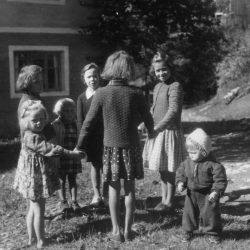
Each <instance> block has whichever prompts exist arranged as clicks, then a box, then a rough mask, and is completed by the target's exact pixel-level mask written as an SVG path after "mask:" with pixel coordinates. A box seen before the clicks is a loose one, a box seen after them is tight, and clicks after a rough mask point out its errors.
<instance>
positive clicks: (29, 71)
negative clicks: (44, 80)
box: [16, 65, 43, 92]
mask: <svg viewBox="0 0 250 250" xmlns="http://www.w3.org/2000/svg"><path fill="white" fill-rule="evenodd" d="M42 71H43V69H42V67H40V66H38V65H28V66H24V67H23V68H22V69H21V71H20V73H19V75H18V78H17V81H16V89H17V91H20V92H27V91H29V89H30V87H31V85H32V84H33V83H34V82H36V81H37V76H38V74H40V73H41V72H42Z"/></svg>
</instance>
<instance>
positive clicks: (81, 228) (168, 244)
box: [0, 167, 250, 250]
mask: <svg viewBox="0 0 250 250" xmlns="http://www.w3.org/2000/svg"><path fill="white" fill-rule="evenodd" d="M14 173H15V169H12V170H9V171H6V172H2V173H1V174H0V180H1V181H0V190H1V192H0V217H1V221H0V222H1V223H0V238H1V241H0V249H5V250H7V249H21V248H22V247H24V246H25V244H26V241H27V232H26V224H25V214H26V201H25V200H23V199H22V197H20V195H19V194H17V193H16V192H14V191H13V190H12V188H11V185H12V183H13V178H14ZM89 177H90V176H89V168H88V167H86V168H85V169H83V173H82V174H80V175H79V176H78V183H79V190H78V193H79V201H80V203H81V205H82V206H86V205H87V204H88V203H89V201H90V200H91V198H92V191H91V185H90V178H89ZM159 192H160V185H159V182H158V175H156V174H152V173H151V172H149V171H145V178H144V180H141V181H138V182H137V185H136V196H137V204H136V205H137V209H136V213H135V224H136V225H140V230H138V236H137V237H136V238H135V239H134V240H133V241H132V242H125V243H123V244H121V245H119V246H117V245H114V244H113V243H112V242H110V241H109V240H108V233H109V232H110V230H111V221H110V216H109V213H108V211H107V210H100V211H88V210H85V209H83V210H82V211H81V212H80V213H79V214H72V213H69V214H68V215H67V216H61V217H60V216H57V217H53V216H48V219H46V221H45V222H46V235H47V236H48V237H49V239H50V244H49V245H48V247H46V249H48V250H49V249H55V250H56V249H58V250H59V249H81V250H83V249H129V250H133V249H148V250H150V249H152V250H155V249H227V250H230V249H249V244H250V240H249V238H250V225H248V223H247V221H245V222H243V221H242V220H239V218H240V217H241V216H242V215H245V214H244V211H245V209H246V207H244V204H243V206H241V209H238V210H237V209H236V207H233V206H230V205H225V206H223V207H222V218H223V225H224V232H223V243H222V244H220V245H215V246H214V245H211V244H209V242H208V238H207V237H206V236H202V235H197V237H196V238H195V239H194V240H193V241H191V242H190V243H189V244H187V243H183V242H181V234H182V230H181V216H182V206H183V197H182V196H176V204H177V206H176V209H175V212H174V213H173V214H169V215H157V214H148V213H147V211H146V207H147V206H153V205H154V204H155V203H157V201H158V200H159V194H160V193H159ZM56 202H57V197H56V196H53V197H51V198H49V199H48V202H47V203H48V204H47V205H48V206H47V207H53V204H56ZM85 208H87V206H86V207H85ZM47 213H49V211H47ZM122 217H123V215H122ZM26 249H32V248H26Z"/></svg>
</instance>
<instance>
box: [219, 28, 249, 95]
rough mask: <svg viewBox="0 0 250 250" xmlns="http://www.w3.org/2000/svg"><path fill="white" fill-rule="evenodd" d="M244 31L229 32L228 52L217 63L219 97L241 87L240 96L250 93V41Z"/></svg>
mask: <svg viewBox="0 0 250 250" xmlns="http://www.w3.org/2000/svg"><path fill="white" fill-rule="evenodd" d="M247 39H248V38H246V34H245V33H244V32H239V31H237V32H233V33H231V34H229V39H228V40H229V41H230V43H229V47H228V54H227V55H226V56H225V57H224V59H223V61H222V62H220V63H219V64H218V65H217V78H218V97H219V98H221V97H223V96H225V94H227V93H228V92H230V91H231V90H232V89H235V88H237V87H239V93H238V96H242V95H244V93H245V94H248V92H249V87H250V82H249V78H250V72H249V68H250V43H249V42H248V41H247Z"/></svg>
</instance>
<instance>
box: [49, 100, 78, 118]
mask: <svg viewBox="0 0 250 250" xmlns="http://www.w3.org/2000/svg"><path fill="white" fill-rule="evenodd" d="M65 104H71V105H72V106H74V107H75V105H76V104H75V102H74V101H73V100H72V99H71V98H61V99H59V100H58V101H57V102H56V104H55V106H54V109H53V113H55V114H56V115H61V112H62V109H63V107H64V106H65Z"/></svg>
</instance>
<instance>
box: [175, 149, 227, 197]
mask: <svg viewBox="0 0 250 250" xmlns="http://www.w3.org/2000/svg"><path fill="white" fill-rule="evenodd" d="M179 182H183V183H184V186H185V187H188V188H189V189H190V190H192V191H195V192H207V193H210V192H211V191H216V192H217V193H218V194H220V195H222V194H223V193H224V191H225V189H226V187H227V176H226V171H225V168H224V167H223V165H221V163H219V162H218V161H217V160H216V158H215V157H214V155H213V154H212V153H210V154H209V155H208V156H207V157H206V158H204V159H202V160H201V161H199V162H194V161H192V160H191V159H186V160H185V161H184V162H182V163H181V165H180V166H179V167H178V169H177V172H176V184H178V183H179Z"/></svg>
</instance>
